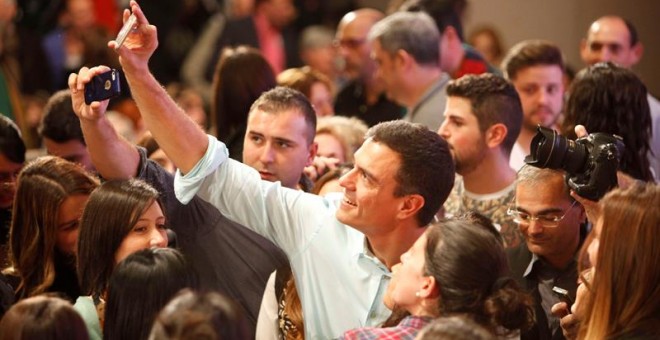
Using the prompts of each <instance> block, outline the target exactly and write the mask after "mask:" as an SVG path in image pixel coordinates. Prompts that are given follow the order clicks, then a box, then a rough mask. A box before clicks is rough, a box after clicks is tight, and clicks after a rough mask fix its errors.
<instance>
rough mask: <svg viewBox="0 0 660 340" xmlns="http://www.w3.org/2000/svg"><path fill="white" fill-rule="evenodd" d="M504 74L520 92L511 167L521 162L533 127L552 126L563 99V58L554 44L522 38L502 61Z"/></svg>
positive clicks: (516, 166) (552, 127)
mask: <svg viewBox="0 0 660 340" xmlns="http://www.w3.org/2000/svg"><path fill="white" fill-rule="evenodd" d="M502 70H503V71H504V75H505V77H507V79H508V80H509V81H511V82H512V83H513V86H515V87H516V90H517V91H518V94H519V95H520V102H521V103H522V107H523V122H522V128H521V130H520V136H518V140H517V141H516V143H515V145H514V146H513V150H512V151H511V159H510V161H509V164H510V165H511V167H512V168H513V169H515V170H518V169H520V168H521V167H522V166H523V165H524V164H525V162H524V158H525V156H526V155H528V154H529V145H530V143H531V141H532V138H533V137H534V135H535V134H536V127H537V126H538V125H541V126H543V127H547V128H551V129H556V128H557V126H556V125H557V123H558V121H557V120H558V118H559V114H560V113H561V109H562V104H563V100H564V85H563V84H564V83H563V75H564V60H563V58H562V55H561V51H560V50H559V48H558V47H557V46H555V45H554V44H552V43H550V42H548V41H542V40H526V41H523V42H520V43H518V44H517V45H515V46H514V47H512V48H511V49H510V50H509V52H508V53H507V55H506V57H505V58H504V61H503V62H502Z"/></svg>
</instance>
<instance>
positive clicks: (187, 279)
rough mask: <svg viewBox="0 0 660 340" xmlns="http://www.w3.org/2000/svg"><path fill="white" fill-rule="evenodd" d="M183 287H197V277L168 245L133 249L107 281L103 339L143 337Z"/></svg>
mask: <svg viewBox="0 0 660 340" xmlns="http://www.w3.org/2000/svg"><path fill="white" fill-rule="evenodd" d="M184 288H190V289H194V290H197V289H199V277H198V274H197V272H196V271H195V269H194V268H193V267H192V266H191V265H190V263H189V262H188V261H187V259H186V258H185V256H184V255H183V254H181V252H179V251H178V250H176V249H172V248H150V249H143V250H140V251H138V252H135V253H133V254H131V255H129V256H128V257H126V258H125V259H124V260H123V261H121V262H120V263H119V264H118V265H117V269H115V271H114V272H113V273H112V277H111V278H110V283H109V284H108V300H107V303H106V309H105V325H104V327H103V338H105V339H147V338H148V337H149V333H150V331H151V326H152V325H153V323H154V320H155V319H156V315H158V312H159V311H160V310H161V309H162V308H163V307H164V306H165V305H166V304H167V302H168V301H170V299H172V297H174V296H175V295H176V294H177V293H178V292H179V291H180V290H182V289H184Z"/></svg>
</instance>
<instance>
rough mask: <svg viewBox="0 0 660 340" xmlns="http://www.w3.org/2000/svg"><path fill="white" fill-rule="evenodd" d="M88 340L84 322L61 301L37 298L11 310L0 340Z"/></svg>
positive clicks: (0, 328) (0, 324)
mask: <svg viewBox="0 0 660 340" xmlns="http://www.w3.org/2000/svg"><path fill="white" fill-rule="evenodd" d="M15 339H46V340H87V339H89V335H88V334H87V328H85V323H84V321H83V319H82V318H81V317H80V315H78V312H76V310H75V309H73V307H72V306H71V304H70V303H69V302H68V301H66V300H63V299H61V298H58V297H52V296H35V297H31V298H27V299H24V300H21V301H20V302H18V303H17V304H15V305H14V306H12V307H11V308H10V309H9V310H8V311H7V313H6V314H5V316H4V317H3V318H2V321H0V340H15Z"/></svg>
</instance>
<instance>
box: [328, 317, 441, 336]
mask: <svg viewBox="0 0 660 340" xmlns="http://www.w3.org/2000/svg"><path fill="white" fill-rule="evenodd" d="M431 321H433V318H432V317H427V316H414V315H411V316H407V317H406V318H405V319H403V320H401V322H400V323H399V324H398V325H397V326H396V327H390V328H377V327H363V328H356V329H352V330H350V331H347V332H346V333H344V335H343V336H342V337H341V339H346V340H375V339H381V340H413V339H415V336H416V335H417V333H418V332H419V331H420V330H422V328H424V326H426V325H428V324H429V323H430V322H431Z"/></svg>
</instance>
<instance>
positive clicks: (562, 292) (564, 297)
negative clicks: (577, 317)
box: [552, 286, 573, 314]
mask: <svg viewBox="0 0 660 340" xmlns="http://www.w3.org/2000/svg"><path fill="white" fill-rule="evenodd" d="M552 292H553V293H554V294H555V296H557V297H558V298H559V300H560V301H562V302H566V307H567V308H566V309H567V310H568V313H569V314H570V313H571V306H572V305H573V299H571V296H570V295H568V291H567V290H566V289H564V288H560V287H557V286H554V287H552Z"/></svg>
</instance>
